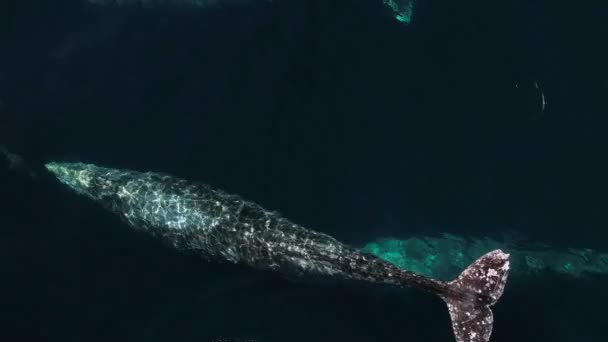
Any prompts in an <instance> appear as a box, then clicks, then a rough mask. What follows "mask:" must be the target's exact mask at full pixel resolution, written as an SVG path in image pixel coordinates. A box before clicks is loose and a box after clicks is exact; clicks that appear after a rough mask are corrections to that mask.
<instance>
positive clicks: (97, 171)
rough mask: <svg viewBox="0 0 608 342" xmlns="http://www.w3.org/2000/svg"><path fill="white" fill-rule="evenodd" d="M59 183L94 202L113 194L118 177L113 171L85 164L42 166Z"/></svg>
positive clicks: (52, 163)
mask: <svg viewBox="0 0 608 342" xmlns="http://www.w3.org/2000/svg"><path fill="white" fill-rule="evenodd" d="M44 166H45V167H46V169H47V170H49V171H50V172H51V173H52V174H53V175H54V176H55V177H56V178H57V179H58V180H59V181H60V182H61V183H63V184H65V185H67V186H68V187H69V188H70V189H72V190H73V191H75V192H77V193H78V194H81V195H85V196H87V197H90V198H92V199H94V200H102V199H103V198H104V197H106V196H108V195H111V194H115V193H116V189H117V181H118V180H119V177H118V176H117V174H116V173H115V172H114V171H115V170H113V169H108V168H104V167H100V166H96V165H93V164H85V163H60V162H50V163H47V164H45V165H44Z"/></svg>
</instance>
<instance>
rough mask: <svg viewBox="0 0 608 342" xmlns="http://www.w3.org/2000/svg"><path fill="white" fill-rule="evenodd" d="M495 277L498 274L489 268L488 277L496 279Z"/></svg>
mask: <svg viewBox="0 0 608 342" xmlns="http://www.w3.org/2000/svg"><path fill="white" fill-rule="evenodd" d="M496 276H498V272H496V270H495V269H493V268H490V269H489V270H488V277H496Z"/></svg>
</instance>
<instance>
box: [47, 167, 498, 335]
mask: <svg viewBox="0 0 608 342" xmlns="http://www.w3.org/2000/svg"><path fill="white" fill-rule="evenodd" d="M45 166H46V168H47V169H48V170H49V171H50V172H51V173H53V174H54V175H55V176H56V177H57V179H58V180H59V181H60V182H61V183H64V184H66V185H67V186H69V187H70V188H71V189H73V190H74V191H76V192H77V193H79V194H81V195H84V196H86V197H89V198H91V199H92V200H94V201H96V202H98V203H100V204H101V205H102V206H103V207H105V208H106V209H108V210H109V211H111V212H113V213H115V214H117V215H119V216H120V217H121V218H122V219H123V220H124V221H125V222H126V223H127V224H128V225H130V226H131V227H133V228H135V229H138V230H144V231H146V232H149V233H150V234H152V235H153V236H155V237H157V238H159V239H161V240H162V241H164V242H165V243H168V244H170V245H172V246H173V247H174V248H176V249H177V250H179V251H181V252H184V253H194V254H198V255H200V256H202V257H204V258H205V259H207V260H212V261H224V262H232V263H241V264H246V265H249V266H251V267H253V268H256V269H260V270H267V271H274V272H280V273H282V274H285V275H289V276H298V277H309V276H319V275H320V276H324V277H330V278H335V279H340V280H357V281H364V282H369V283H375V284H388V285H392V286H397V287H414V288H418V289H421V290H424V291H428V292H431V293H434V294H436V295H438V296H440V297H441V298H442V299H443V300H444V301H445V302H446V303H447V306H448V310H449V313H450V317H451V319H452V327H453V331H454V335H455V337H456V341H457V342H487V341H489V338H490V334H491V332H492V325H493V316H492V311H491V310H490V307H491V306H492V305H494V304H495V303H496V301H497V300H498V299H499V298H500V296H501V295H502V293H503V290H504V287H505V284H506V281H507V276H508V273H509V254H506V253H504V252H502V251H501V250H494V251H491V252H489V253H487V254H485V255H483V256H481V257H480V258H479V259H477V261H475V262H474V263H473V264H471V265H470V266H469V267H467V268H466V269H465V270H464V271H463V272H462V273H461V274H460V276H458V277H457V278H456V279H455V280H453V281H451V282H442V281H439V280H435V279H431V278H428V277H424V276H422V275H419V274H416V273H413V272H410V271H407V270H403V269H400V268H399V267H397V266H395V265H393V264H391V263H389V262H387V261H384V260H382V259H380V258H379V257H376V256H374V255H372V254H368V253H365V252H362V251H360V250H358V249H356V248H353V247H350V246H348V245H346V244H343V243H341V242H339V241H338V240H336V239H334V238H333V237H331V236H329V235H326V234H323V233H320V232H316V231H313V230H310V229H306V228H304V227H302V226H300V225H297V224H295V223H293V222H291V221H289V220H287V219H286V218H284V217H282V216H281V215H279V214H278V213H276V212H273V211H269V210H266V209H264V208H262V207H261V206H259V205H258V204H255V203H253V202H250V201H247V200H244V199H243V198H241V197H239V196H236V195H232V194H228V193H226V192H224V191H221V190H218V189H214V188H212V187H210V186H208V185H206V184H203V183H196V182H189V181H186V180H183V179H179V178H177V177H173V176H171V175H168V174H163V173H153V172H138V171H132V170H119V169H111V168H106V167H101V166H96V165H93V164H84V163H55V162H52V163H48V164H46V165H45Z"/></svg>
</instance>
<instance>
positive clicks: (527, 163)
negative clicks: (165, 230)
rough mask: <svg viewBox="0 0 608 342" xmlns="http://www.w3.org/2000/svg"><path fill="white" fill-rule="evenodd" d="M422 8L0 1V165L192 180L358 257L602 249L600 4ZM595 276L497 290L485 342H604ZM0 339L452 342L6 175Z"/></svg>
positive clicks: (427, 302) (20, 175)
mask: <svg viewBox="0 0 608 342" xmlns="http://www.w3.org/2000/svg"><path fill="white" fill-rule="evenodd" d="M228 2H229V1H228ZM415 6H416V7H415V12H414V17H413V20H412V22H411V23H410V24H409V25H406V24H403V23H400V22H399V21H397V20H395V19H394V18H393V16H392V14H391V13H390V11H388V10H387V7H385V6H383V4H382V1H381V0H351V1H347V0H340V1H331V0H275V1H273V2H266V1H263V0H258V1H256V0H251V1H250V2H249V3H246V2H244V3H238V4H235V5H230V6H224V7H221V8H212V9H196V8H191V7H188V6H180V7H178V8H175V7H172V6H156V7H155V6H150V7H147V6H144V7H142V6H124V7H121V6H97V5H91V4H90V3H87V2H86V1H85V0H82V1H80V0H70V1H67V0H65V1H36V0H27V1H26V0H18V1H17V0H14V1H2V3H1V4H0V145H2V146H6V149H7V150H10V151H11V152H13V153H17V154H19V155H20V156H21V157H22V158H23V160H24V162H23V163H24V165H26V166H27V167H28V168H32V169H36V168H40V166H41V165H42V163H43V162H47V161H51V160H61V161H83V162H92V163H96V164H99V165H104V166H111V167H116V168H129V169H136V170H143V171H145V170H155V171H162V172H167V173H171V174H174V175H176V176H180V177H182V178H186V179H191V180H197V181H203V182H206V183H209V184H212V185H213V186H215V187H219V188H222V189H225V190H226V191H229V192H231V193H236V194H240V195H242V196H243V197H245V198H247V199H250V200H253V201H255V202H257V203H260V204H261V205H263V206H264V207H266V208H269V209H273V210H277V211H279V212H281V213H282V214H283V215H284V216H286V217H288V218H290V219H291V220H293V221H295V222H297V223H300V224H302V225H304V226H307V227H311V228H313V229H315V230H318V231H322V232H325V233H328V234H330V235H332V236H334V237H336V238H337V239H339V240H341V241H344V242H346V243H349V244H352V245H355V246H363V245H364V244H366V243H368V242H370V241H374V240H377V239H381V238H386V237H390V238H395V239H407V238H409V237H412V236H438V235H439V234H441V233H444V232H447V233H450V234H454V235H460V236H467V237H474V238H483V237H496V236H500V235H501V234H503V233H510V234H511V233H513V234H517V235H518V236H520V235H521V236H525V237H526V239H528V240H530V241H533V242H535V243H539V244H544V245H546V246H547V247H546V248H547V249H554V250H558V251H568V249H569V248H573V249H584V248H589V249H592V250H594V251H599V252H602V253H608V232H607V227H608V215H607V214H606V213H607V208H608V195H607V194H608V182H607V181H606V175H608V154H607V153H606V151H607V150H608V139H607V137H608V135H607V134H606V132H607V130H608V111H607V108H606V106H605V102H606V94H608V77H607V72H606V71H607V68H606V61H608V52H607V51H608V50H607V44H606V37H608V6H607V5H606V4H602V3H601V2H597V3H594V4H593V5H592V4H591V3H586V4H583V3H579V2H573V1H564V0H558V1H549V0H515V1H503V2H492V1H486V0H470V1H469V0H463V1H447V0H419V1H418V2H416V5H415ZM543 96H544V98H545V101H546V105H545V106H544V109H543V100H542V99H543ZM5 164H7V165H5ZM606 272H607V273H601V272H600V273H594V274H583V275H581V276H576V277H574V276H570V275H564V274H560V273H556V272H553V273H552V272H541V273H538V274H535V275H533V276H529V277H525V278H522V277H519V278H516V279H514V281H513V282H511V283H509V284H508V285H507V289H506V291H505V294H504V295H503V297H502V299H501V300H500V302H499V303H498V304H497V305H496V306H495V308H494V312H495V320H496V324H495V328H494V334H493V338H492V340H491V341H492V342H507V341H508V342H513V341H517V342H539V341H551V342H562V341H563V342H566V341H568V342H570V341H585V342H605V341H608V329H607V328H606V323H607V318H606V306H607V305H608V292H607V291H606V289H608V264H607V265H606ZM0 322H2V325H3V326H4V327H3V328H1V329H0V340H2V341H61V342H66V341H90V342H93V341H116V342H119V341H129V342H133V341H146V342H153V341H201V342H206V341H209V342H219V341H222V342H245V341H255V342H291V341H293V342H300V341H315V342H326V341H349V342H369V341H382V342H392V341H394V342H403V341H408V342H414V341H424V342H434V341H437V342H439V341H441V342H443V341H453V336H452V332H451V328H450V325H449V317H448V314H447V310H446V308H445V306H444V304H443V303H442V302H441V300H439V299H437V298H435V297H434V296H431V295H427V294H424V293H421V292H418V291H414V290H411V291H409V290H408V291H404V292H400V291H384V290H380V289H373V288H370V289H368V288H365V289H361V288H351V287H348V286H343V285H328V286H325V285H318V284H308V283H306V282H304V283H298V282H293V281H292V280H291V279H284V278H282V277H279V276H276V275H271V274H266V273H263V272H255V271H252V270H249V269H247V268H245V267H240V266H230V265H217V264H213V263H207V262H204V261H202V260H199V259H198V258H196V257H190V256H183V255H181V254H179V253H177V252H176V251H173V250H172V249H170V248H168V247H166V246H164V245H162V244H161V243H159V242H157V241H155V240H154V239H152V238H149V237H148V236H145V235H142V234H138V233H136V232H134V231H132V230H130V229H129V228H128V227H127V226H126V225H125V224H124V223H122V222H121V221H120V220H119V219H118V218H116V217H114V216H112V215H110V214H108V213H107V212H105V211H104V210H103V209H102V208H100V207H99V206H97V205H95V204H94V203H91V202H90V201H87V200H86V199H84V198H82V197H79V196H77V195H75V194H74V193H72V192H70V191H69V190H68V189H66V188H64V187H62V186H60V185H59V184H58V183H56V182H53V181H52V180H50V179H47V178H45V177H37V178H36V179H32V177H30V175H29V174H28V173H27V172H24V171H23V169H19V168H10V167H8V163H4V162H3V161H2V160H0ZM3 335H4V336H3Z"/></svg>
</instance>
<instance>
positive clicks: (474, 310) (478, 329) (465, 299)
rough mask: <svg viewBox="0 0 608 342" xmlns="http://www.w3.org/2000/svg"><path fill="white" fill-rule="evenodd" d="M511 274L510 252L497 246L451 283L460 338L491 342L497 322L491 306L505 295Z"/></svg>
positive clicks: (454, 322) (451, 307) (455, 325)
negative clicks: (504, 251)
mask: <svg viewBox="0 0 608 342" xmlns="http://www.w3.org/2000/svg"><path fill="white" fill-rule="evenodd" d="M508 274H509V254H506V253H503V252H502V251H500V250H495V251H492V252H490V253H487V254H485V255H484V256H482V257H481V258H479V259H477V261H475V262H474V263H473V264H471V265H470V266H469V267H467V269H465V270H464V271H463V272H462V273H461V274H460V276H458V278H456V279H455V280H453V281H452V282H450V283H448V287H449V289H450V294H445V295H442V298H443V299H444V300H445V302H446V303H447V305H448V310H449V312H450V318H451V319H452V328H453V329H454V335H455V336H456V341H457V342H488V341H489V340H490V335H491V334H492V324H493V322H494V318H493V314H492V310H491V309H490V307H491V306H492V305H494V304H495V303H496V301H498V299H499V298H500V296H501V295H502V293H503V291H504V288H505V284H506V282H507V277H508Z"/></svg>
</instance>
